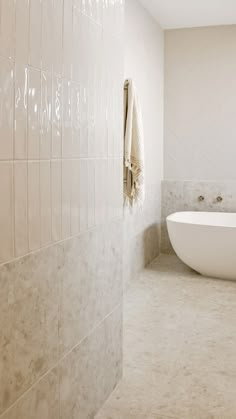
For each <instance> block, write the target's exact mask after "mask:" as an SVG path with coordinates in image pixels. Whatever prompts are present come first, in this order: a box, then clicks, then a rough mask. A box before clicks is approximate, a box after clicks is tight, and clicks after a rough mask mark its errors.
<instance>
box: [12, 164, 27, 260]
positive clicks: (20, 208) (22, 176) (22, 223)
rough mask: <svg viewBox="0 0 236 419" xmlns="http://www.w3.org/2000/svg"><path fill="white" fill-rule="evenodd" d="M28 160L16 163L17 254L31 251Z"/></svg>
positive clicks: (15, 216) (15, 214)
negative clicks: (29, 237)
mask: <svg viewBox="0 0 236 419" xmlns="http://www.w3.org/2000/svg"><path fill="white" fill-rule="evenodd" d="M27 173H28V168H27V162H26V161H15V164H14V203H15V213H14V221H15V255H16V256H17V257H18V256H22V255H25V254H26V253H28V251H29V242H28V185H27Z"/></svg>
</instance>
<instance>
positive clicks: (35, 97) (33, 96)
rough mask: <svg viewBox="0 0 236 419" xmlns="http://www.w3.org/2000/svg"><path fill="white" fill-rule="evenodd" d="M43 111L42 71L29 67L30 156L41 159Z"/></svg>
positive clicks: (30, 157)
mask: <svg viewBox="0 0 236 419" xmlns="http://www.w3.org/2000/svg"><path fill="white" fill-rule="evenodd" d="M40 111H41V72H40V71H39V70H36V69H34V68H29V87H28V158H29V159H39V154H40V152H39V150H40Z"/></svg>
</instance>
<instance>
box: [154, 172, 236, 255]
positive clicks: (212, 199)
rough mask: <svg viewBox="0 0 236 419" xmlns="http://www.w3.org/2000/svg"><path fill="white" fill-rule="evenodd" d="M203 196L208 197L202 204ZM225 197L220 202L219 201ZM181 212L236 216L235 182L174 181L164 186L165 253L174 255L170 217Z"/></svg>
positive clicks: (165, 183)
mask: <svg viewBox="0 0 236 419" xmlns="http://www.w3.org/2000/svg"><path fill="white" fill-rule="evenodd" d="M199 196H202V197H204V200H203V201H199V200H198V198H199ZM219 196H220V197H222V201H221V202H218V201H217V197H219ZM178 211H180V212H181V211H210V212H236V182H235V181H225V182H223V181H222V182H220V181H181V180H180V181H174V180H173V181H172V180H164V181H163V182H162V214H161V251H162V252H163V253H173V252H174V250H173V248H172V245H171V243H170V240H169V236H168V232H167V226H166V217H167V216H168V215H170V214H173V213H174V212H178Z"/></svg>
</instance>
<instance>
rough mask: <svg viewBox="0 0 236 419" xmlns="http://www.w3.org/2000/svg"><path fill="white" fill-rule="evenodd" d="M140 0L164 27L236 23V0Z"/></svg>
mask: <svg viewBox="0 0 236 419" xmlns="http://www.w3.org/2000/svg"><path fill="white" fill-rule="evenodd" d="M140 1H141V3H142V4H143V5H144V6H145V8H146V9H147V10H148V11H149V12H150V13H151V14H152V15H153V16H154V17H155V19H156V20H157V21H158V22H159V24H160V25H161V26H162V27H163V28H164V29H171V28H187V27H196V26H212V25H232V24H236V0H140ZM235 41H236V40H235Z"/></svg>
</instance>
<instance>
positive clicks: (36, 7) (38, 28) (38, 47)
mask: <svg viewBox="0 0 236 419" xmlns="http://www.w3.org/2000/svg"><path fill="white" fill-rule="evenodd" d="M29 64H30V65H31V66H32V67H35V68H41V65H42V0H30V18H29Z"/></svg>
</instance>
